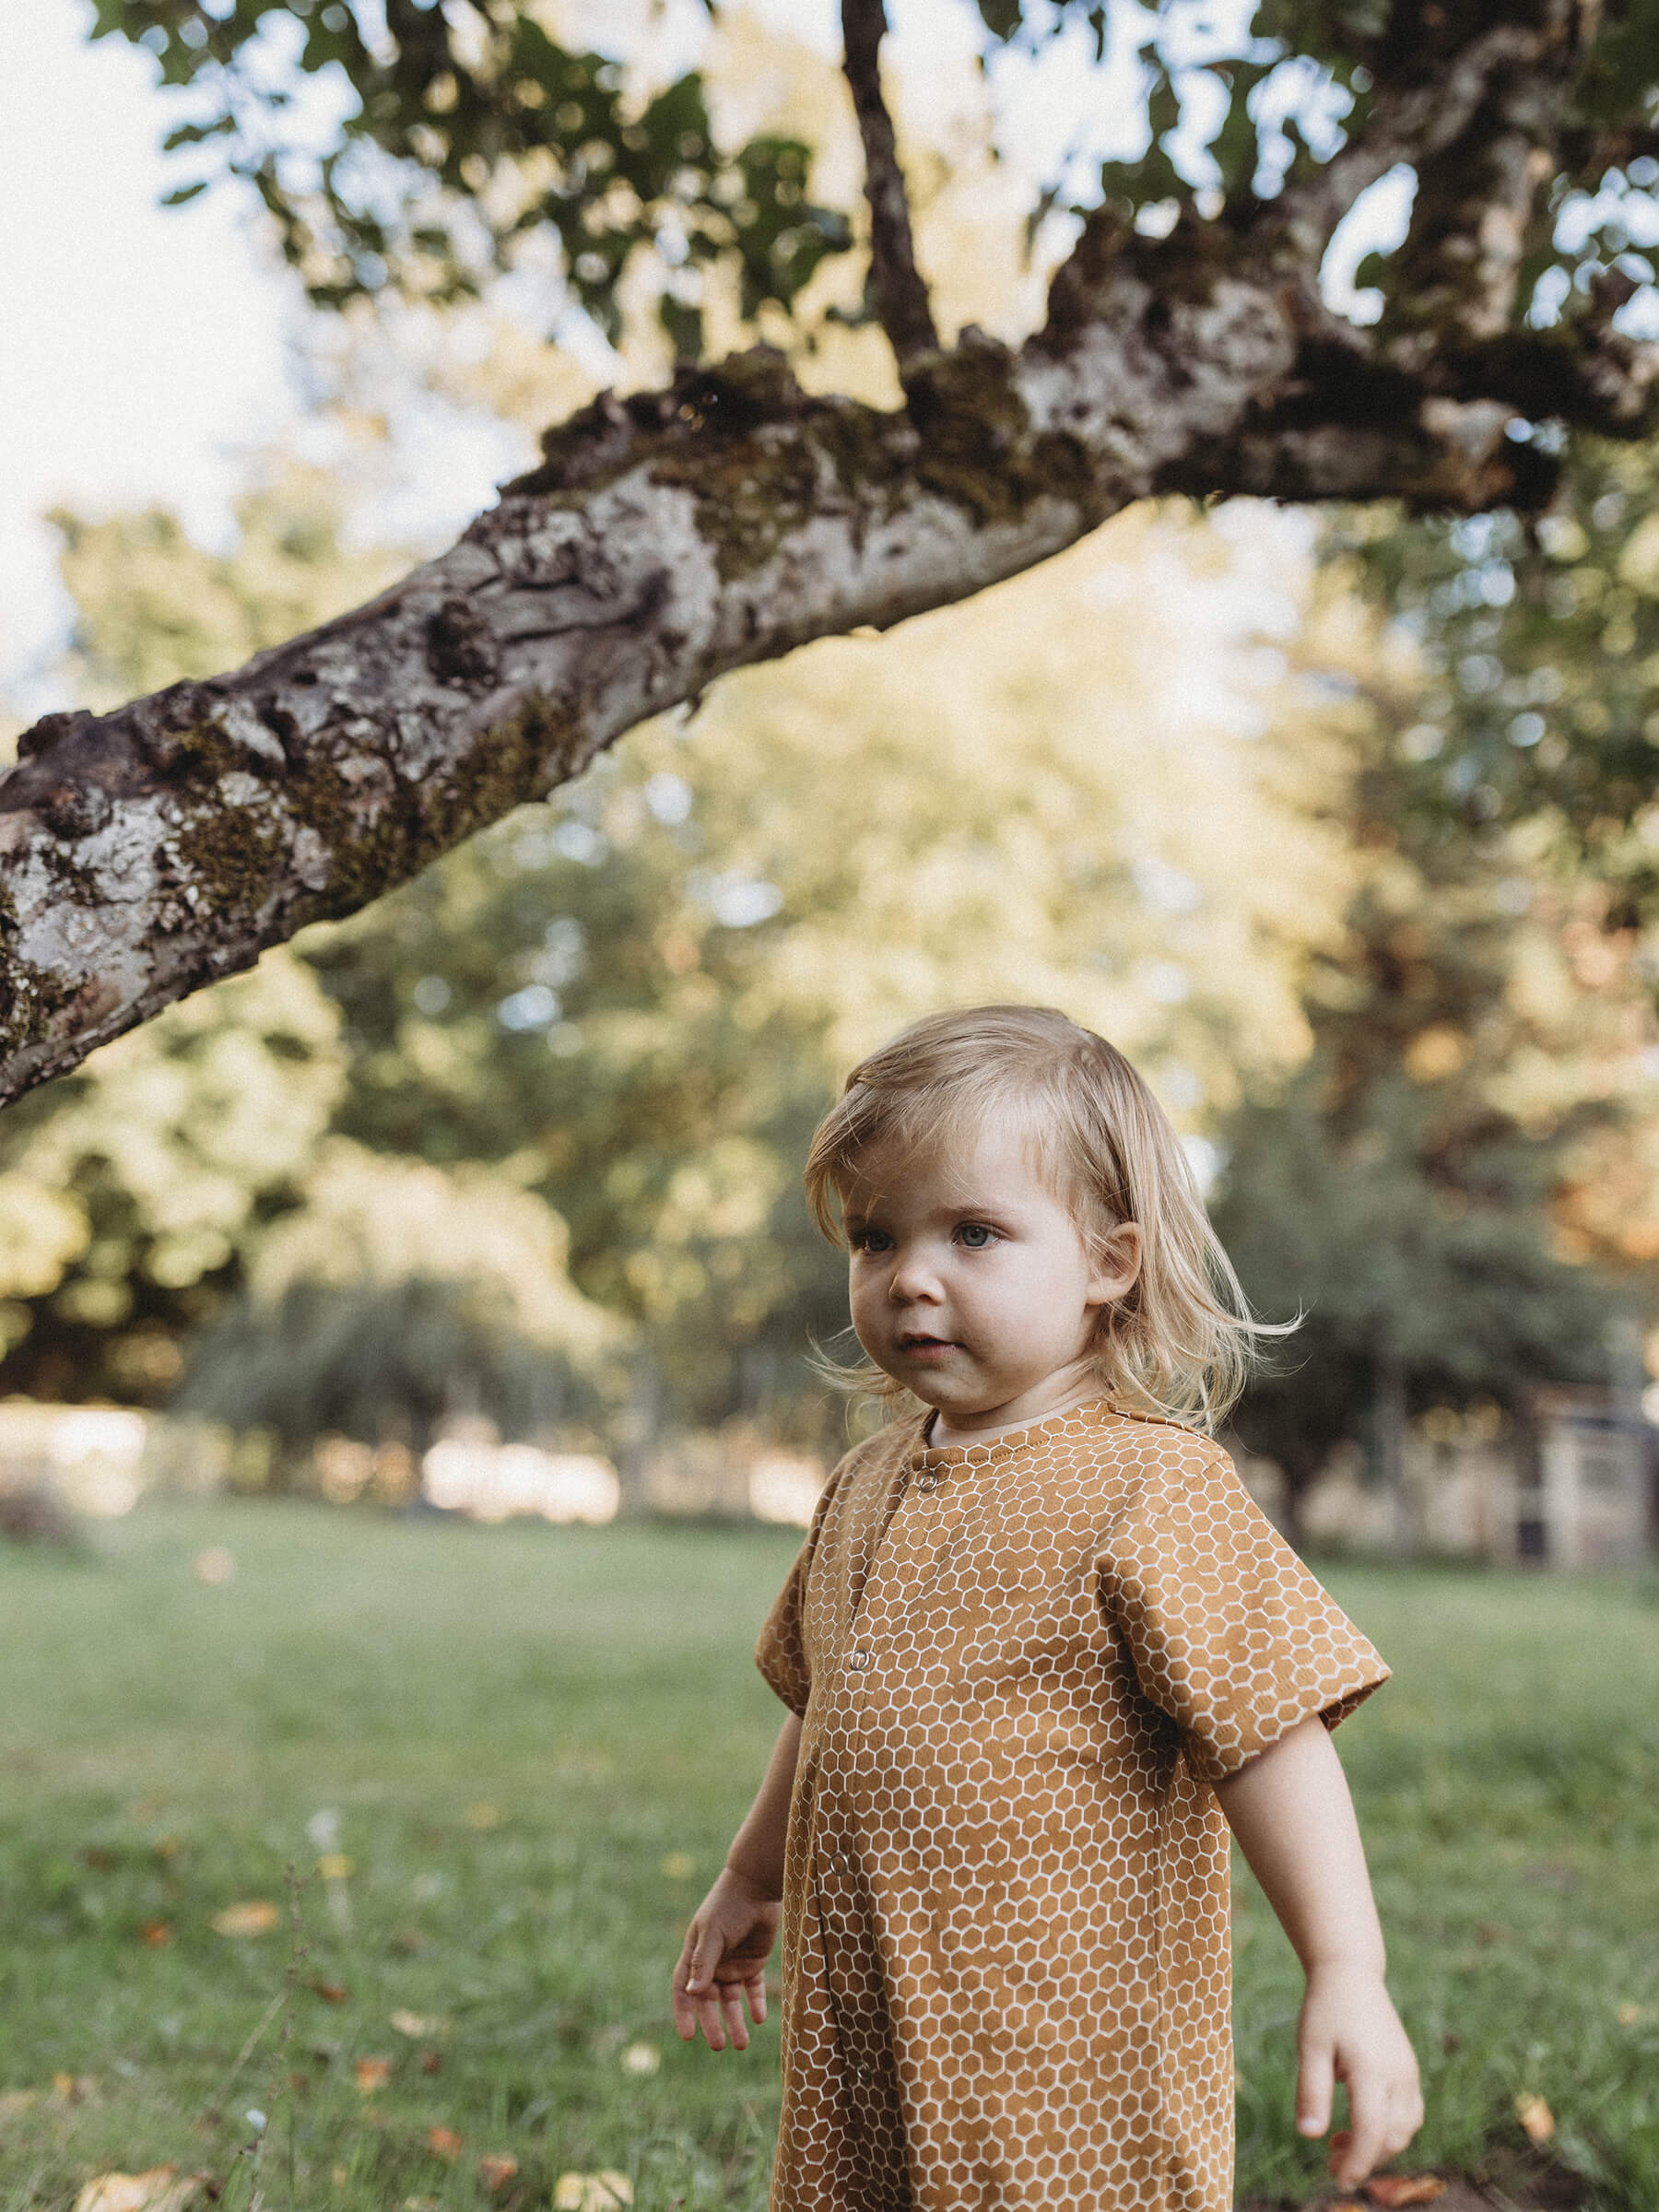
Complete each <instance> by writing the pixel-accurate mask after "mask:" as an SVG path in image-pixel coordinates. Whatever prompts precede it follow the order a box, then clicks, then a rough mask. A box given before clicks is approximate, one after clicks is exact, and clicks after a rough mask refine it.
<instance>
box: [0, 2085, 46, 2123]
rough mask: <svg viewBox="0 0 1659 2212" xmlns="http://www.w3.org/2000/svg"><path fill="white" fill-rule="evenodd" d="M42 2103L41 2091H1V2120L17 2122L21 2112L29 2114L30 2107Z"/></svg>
mask: <svg viewBox="0 0 1659 2212" xmlns="http://www.w3.org/2000/svg"><path fill="white" fill-rule="evenodd" d="M40 2101H41V2092H40V2090H39V2089H0V2120H15V2119H16V2118H17V2116H18V2113H19V2112H28V2110H29V2106H30V2105H33V2104H39V2102H40Z"/></svg>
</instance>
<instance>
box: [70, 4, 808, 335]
mask: <svg viewBox="0 0 1659 2212" xmlns="http://www.w3.org/2000/svg"><path fill="white" fill-rule="evenodd" d="M93 35H94V37H98V38H102V37H106V36H110V35H117V36H120V37H124V38H126V39H129V40H132V41H134V42H135V43H136V44H139V45H141V46H144V47H146V48H147V50H148V51H149V52H150V53H153V54H154V55H155V56H156V58H157V62H158V64H159V72H160V76H161V81H162V83H163V84H164V85H167V86H170V87H175V88H179V89H181V90H182V91H185V92H187V93H189V94H190V95H192V96H193V97H194V104H195V108H196V111H197V112H196V113H195V115H194V117H193V119H192V120H191V121H189V122H187V123H185V124H181V125H179V126H178V127H177V128H175V129H174V130H173V131H172V132H171V134H170V135H169V137H168V139H167V146H168V147H169V149H170V150H177V149H181V148H186V147H187V148H189V149H190V153H191V158H192V159H193V160H194V161H195V162H197V163H198V164H200V163H201V162H202V161H203V160H204V159H206V160H208V161H209V162H210V164H211V166H210V168H209V171H208V174H207V175H206V176H197V177H195V178H193V179H192V181H191V182H190V183H188V184H187V185H185V186H183V187H182V189H181V190H180V191H178V192H176V193H174V194H171V198H172V199H174V200H175V201H181V202H182V201H184V200H187V199H190V198H192V197H194V194H196V193H197V192H199V191H201V190H202V189H204V188H205V186H206V184H207V183H208V182H212V181H214V179H215V177H216V176H218V175H230V176H235V177H240V178H241V179H243V180H245V181H247V182H250V183H252V184H253V187H254V188H255V190H256V191H257V192H258V194H259V196H260V198H261V200H262V201H263V203H264V205H265V209H266V211H267V213H268V214H269V215H270V217H271V218H272V220H273V221H274V223H275V225H276V228H277V236H278V238H279V240H280V241H281V246H282V251H283V253H284V255H285V256H286V258H287V259H288V262H289V263H290V264H291V265H292V266H293V267H294V268H295V269H297V270H298V271H299V272H300V276H301V277H303V279H304V282H305V286H306V290H307V293H308V295H309V297H310V298H311V299H312V301H313V302H314V303H315V304H316V305H318V306H321V307H332V308H337V307H343V306H345V305H346V304H347V302H349V301H350V300H355V299H359V298H362V297H364V296H365V295H368V296H372V295H374V294H376V293H379V292H381V291H382V290H383V289H385V288H388V287H390V288H394V290H397V291H400V292H402V293H405V294H406V295H407V296H410V297H414V298H418V299H424V300H431V301H435V302H442V301H446V300H457V299H462V298H467V297H471V296H474V295H476V294H477V292H478V291H479V289H480V288H481V287H482V286H483V284H484V283H485V281H486V280H487V278H488V277H489V276H490V275H491V274H492V273H495V272H498V271H500V270H503V269H507V268H511V267H512V266H513V265H514V264H515V262H516V260H517V259H518V257H519V253H520V249H521V248H522V246H523V245H524V241H526V240H527V239H530V238H532V237H535V236H537V235H541V236H546V237H547V238H550V239H551V240H553V241H557V244H558V247H559V263H560V274H561V277H562V282H563V286H564V288H565V291H566V293H567V294H568V296H569V297H570V299H571V300H573V301H574V302H575V304H576V305H577V306H579V307H580V308H581V309H582V311H583V312H585V313H587V314H588V315H590V316H591V317H592V318H593V319H594V322H595V323H597V324H598V325H599V327H600V328H601V329H602V330H603V331H604V332H605V333H606V335H607V336H609V337H611V338H612V339H613V340H614V339H615V338H616V337H618V335H620V330H621V306H620V300H619V288H620V287H621V285H622V282H623V278H624V277H625V275H626V273H627V271H628V270H629V266H630V265H632V264H635V263H638V262H641V261H645V260H653V261H654V262H655V265H656V283H655V286H654V289H655V290H656V292H657V296H658V304H659V312H660V315H661V318H662V320H663V322H664V324H665V327H666V328H667V330H668V331H669V334H670V335H671V336H672V337H673V338H674V339H675V340H676V343H677V346H678V347H679V348H680V349H681V350H683V351H688V352H691V353H693V354H695V353H696V352H697V351H699V350H700V343H701V325H700V312H699V307H698V289H699V284H700V277H701V275H702V274H703V273H704V272H705V271H708V270H710V269H712V268H713V267H715V266H717V265H721V264H730V263H734V262H735V264H736V265H737V266H738V267H739V269H740V271H741V278H742V290H743V298H744V302H745V307H744V312H746V313H747V314H751V315H752V314H754V313H755V312H757V311H758V310H759V307H760V305H761V304H762V303H763V302H765V301H774V302H776V303H777V304H778V305H779V306H781V307H783V308H785V309H787V308H788V307H789V306H790V305H791V303H792V302H793V301H794V299H795V297H796V295H797V294H798V293H799V291H800V289H801V288H802V287H803V286H804V285H805V284H806V281H807V279H808V278H809V277H811V275H812V273H813V271H814V269H816V267H817V266H818V263H819V262H820V261H821V260H822V259H823V258H824V257H825V256H826V255H827V254H831V253H843V252H845V251H846V249H847V248H848V246H850V244H851V243H852V228H851V225H850V223H849V221H848V219H847V218H846V216H845V215H844V214H842V213H840V212H838V211H836V210H834V209H832V208H830V207H825V206H817V205H816V204H815V203H814V202H813V201H812V199H811V197H810V196H809V194H808V190H807V184H808V171H809V165H810V160H811V149H810V148H809V147H806V146H804V145H802V144H800V143H799V142H797V141H794V140H790V139H780V138H777V137H774V136H766V135H761V136H758V137H755V138H753V139H751V140H749V141H748V142H747V144H745V145H743V146H741V147H730V148H727V147H721V146H720V145H719V144H718V143H717V142H716V135H715V131H714V125H713V124H712V120H711V118H710V113H709V108H708V102H707V100H706V98H705V94H704V88H703V83H702V79H701V76H700V75H699V74H698V73H697V72H696V71H691V72H688V74H686V75H683V76H679V77H677V78H676V79H675V80H674V81H673V82H672V83H669V84H665V85H663V86H661V87H660V88H658V89H656V90H655V91H654V92H651V93H649V94H646V93H643V92H641V89H640V88H639V85H638V82H637V76H638V73H637V71H636V70H635V69H633V68H632V67H631V66H630V65H629V64H628V63H627V62H625V60H624V59H623V58H622V57H621V56H619V55H618V54H617V53H598V52H593V51H582V50H577V49H573V48H570V47H567V46H565V45H563V44H561V43H560V42H559V41H558V40H557V39H555V38H554V37H552V36H551V35H550V33H549V32H548V30H547V28H546V25H545V22H544V20H543V19H542V18H541V17H540V16H539V15H538V14H537V13H536V12H535V11H534V10H533V9H531V8H530V7H528V6H513V7H507V8H499V7H489V6H484V5H482V0H459V4H458V5H456V6H451V7H447V8H446V7H441V6H423V5H421V0H387V4H386V5H384V6H373V5H369V4H368V0H349V4H348V0H324V5H317V4H316V0H232V4H231V5H230V6H215V7H210V6H206V5H205V0H97V17H96V25H95V29H94V32H93ZM296 71H298V72H300V73H301V74H303V75H306V76H314V77H318V78H320V79H322V80H323V81H324V84H325V85H326V86H327V88H328V90H329V93H330V94H331V95H332V96H333V100H334V103H335V106H336V111H337V113H338V118H339V119H338V122H337V124H336V126H335V129H336V134H337V135H335V139H334V143H333V144H332V146H330V147H328V148H327V150H325V151H323V152H321V153H318V152H316V151H315V150H314V147H313V144H312V139H313V129H312V126H309V125H305V124H302V125H300V127H299V128H297V129H293V130H289V129H288V127H287V126H288V124H289V122H290V118H293V119H295V120H297V111H296V103H295V100H294V94H293V91H292V89H291V86H292V80H293V74H294V73H295V72H296ZM303 104H304V106H305V107H306V108H307V109H310V108H312V106H313V105H314V103H312V102H306V103H303ZM659 257H660V258H659Z"/></svg>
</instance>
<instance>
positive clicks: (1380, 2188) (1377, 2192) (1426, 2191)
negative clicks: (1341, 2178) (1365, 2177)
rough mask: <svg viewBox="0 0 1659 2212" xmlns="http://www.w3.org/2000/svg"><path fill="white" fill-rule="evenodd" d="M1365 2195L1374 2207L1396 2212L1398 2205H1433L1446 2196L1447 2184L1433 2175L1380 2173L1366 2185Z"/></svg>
mask: <svg viewBox="0 0 1659 2212" xmlns="http://www.w3.org/2000/svg"><path fill="white" fill-rule="evenodd" d="M1365 2194H1366V2195H1367V2196H1369V2197H1370V2198H1371V2203H1372V2204H1373V2205H1382V2206H1384V2207H1385V2212H1394V2207H1395V2206H1397V2205H1431V2204H1433V2202H1434V2200H1435V2198H1436V2197H1437V2196H1444V2195H1445V2194H1446V2184H1445V2183H1444V2182H1442V2181H1441V2180H1439V2179H1438V2178H1437V2176H1435V2175H1434V2174H1432V2173H1379V2174H1377V2175H1376V2176H1375V2177H1374V2178H1373V2179H1372V2180H1371V2181H1369V2182H1367V2183H1366V2184H1365Z"/></svg>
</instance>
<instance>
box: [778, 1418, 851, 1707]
mask: <svg viewBox="0 0 1659 2212" xmlns="http://www.w3.org/2000/svg"><path fill="white" fill-rule="evenodd" d="M858 1456H859V1454H858V1453H857V1452H856V1451H854V1452H849V1453H847V1455H846V1457H845V1458H844V1459H843V1460H841V1463H840V1465H838V1466H837V1467H836V1468H835V1469H834V1471H833V1473H832V1474H831V1475H830V1479H829V1481H828V1482H827V1483H826V1484H825V1485H824V1487H823V1489H822V1490H821V1491H820V1492H819V1494H818V1505H817V1507H816V1508H815V1510H814V1512H813V1515H812V1526H811V1527H810V1528H809V1529H808V1530H807V1532H806V1543H805V1544H803V1545H802V1547H801V1548H800V1550H799V1551H798V1552H797V1553H796V1554H795V1563H794V1566H793V1567H792V1568H791V1569H790V1571H789V1577H788V1580H787V1581H786V1582H785V1583H784V1584H783V1587H782V1590H780V1591H779V1593H778V1594H777V1596H776V1597H775V1598H774V1599H773V1601H772V1608H771V1612H770V1613H769V1614H768V1615H767V1617H766V1619H765V1622H764V1624H763V1625H762V1627H761V1630H760V1634H759V1638H758V1640H757V1641H756V1644H755V1665H757V1666H758V1667H759V1669H760V1672H761V1673H762V1675H764V1676H765V1677H766V1679H767V1682H768V1683H769V1684H770V1685H771V1688H773V1689H774V1690H776V1691H777V1693H778V1695H779V1697H781V1698H782V1700H783V1702H784V1704H785V1705H787V1706H788V1708H789V1710H790V1711H791V1712H795V1713H803V1714H804V1713H805V1712H806V1700H807V1698H808V1696H809V1695H810V1693H811V1689H812V1663H811V1661H810V1660H809V1658H808V1657H807V1653H806V1578H807V1576H808V1575H809V1574H810V1572H811V1571H812V1562H813V1559H814V1558H815V1556H816V1555H817V1552H818V1537H819V1535H820V1534H821V1533H822V1530H823V1526H824V1516H825V1514H826V1513H827V1512H828V1511H829V1509H830V1500H831V1499H832V1498H833V1497H834V1495H835V1493H836V1491H837V1489H838V1488H840V1487H841V1478H842V1477H843V1476H844V1475H845V1474H846V1472H847V1470H848V1469H849V1467H851V1466H852V1465H853V1462H854V1461H855V1460H856V1459H857V1458H858Z"/></svg>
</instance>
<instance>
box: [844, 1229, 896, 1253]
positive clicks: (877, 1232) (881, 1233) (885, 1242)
mask: <svg viewBox="0 0 1659 2212" xmlns="http://www.w3.org/2000/svg"><path fill="white" fill-rule="evenodd" d="M892 1241H893V1240H892V1238H891V1237H889V1236H888V1233H887V1230H885V1229H855V1230H853V1233H852V1235H851V1236H850V1237H849V1238H848V1239H847V1242H848V1243H849V1244H850V1245H851V1246H852V1248H853V1251H854V1252H886V1251H887V1250H888V1248H889V1247H890V1245H891V1244H892Z"/></svg>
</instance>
